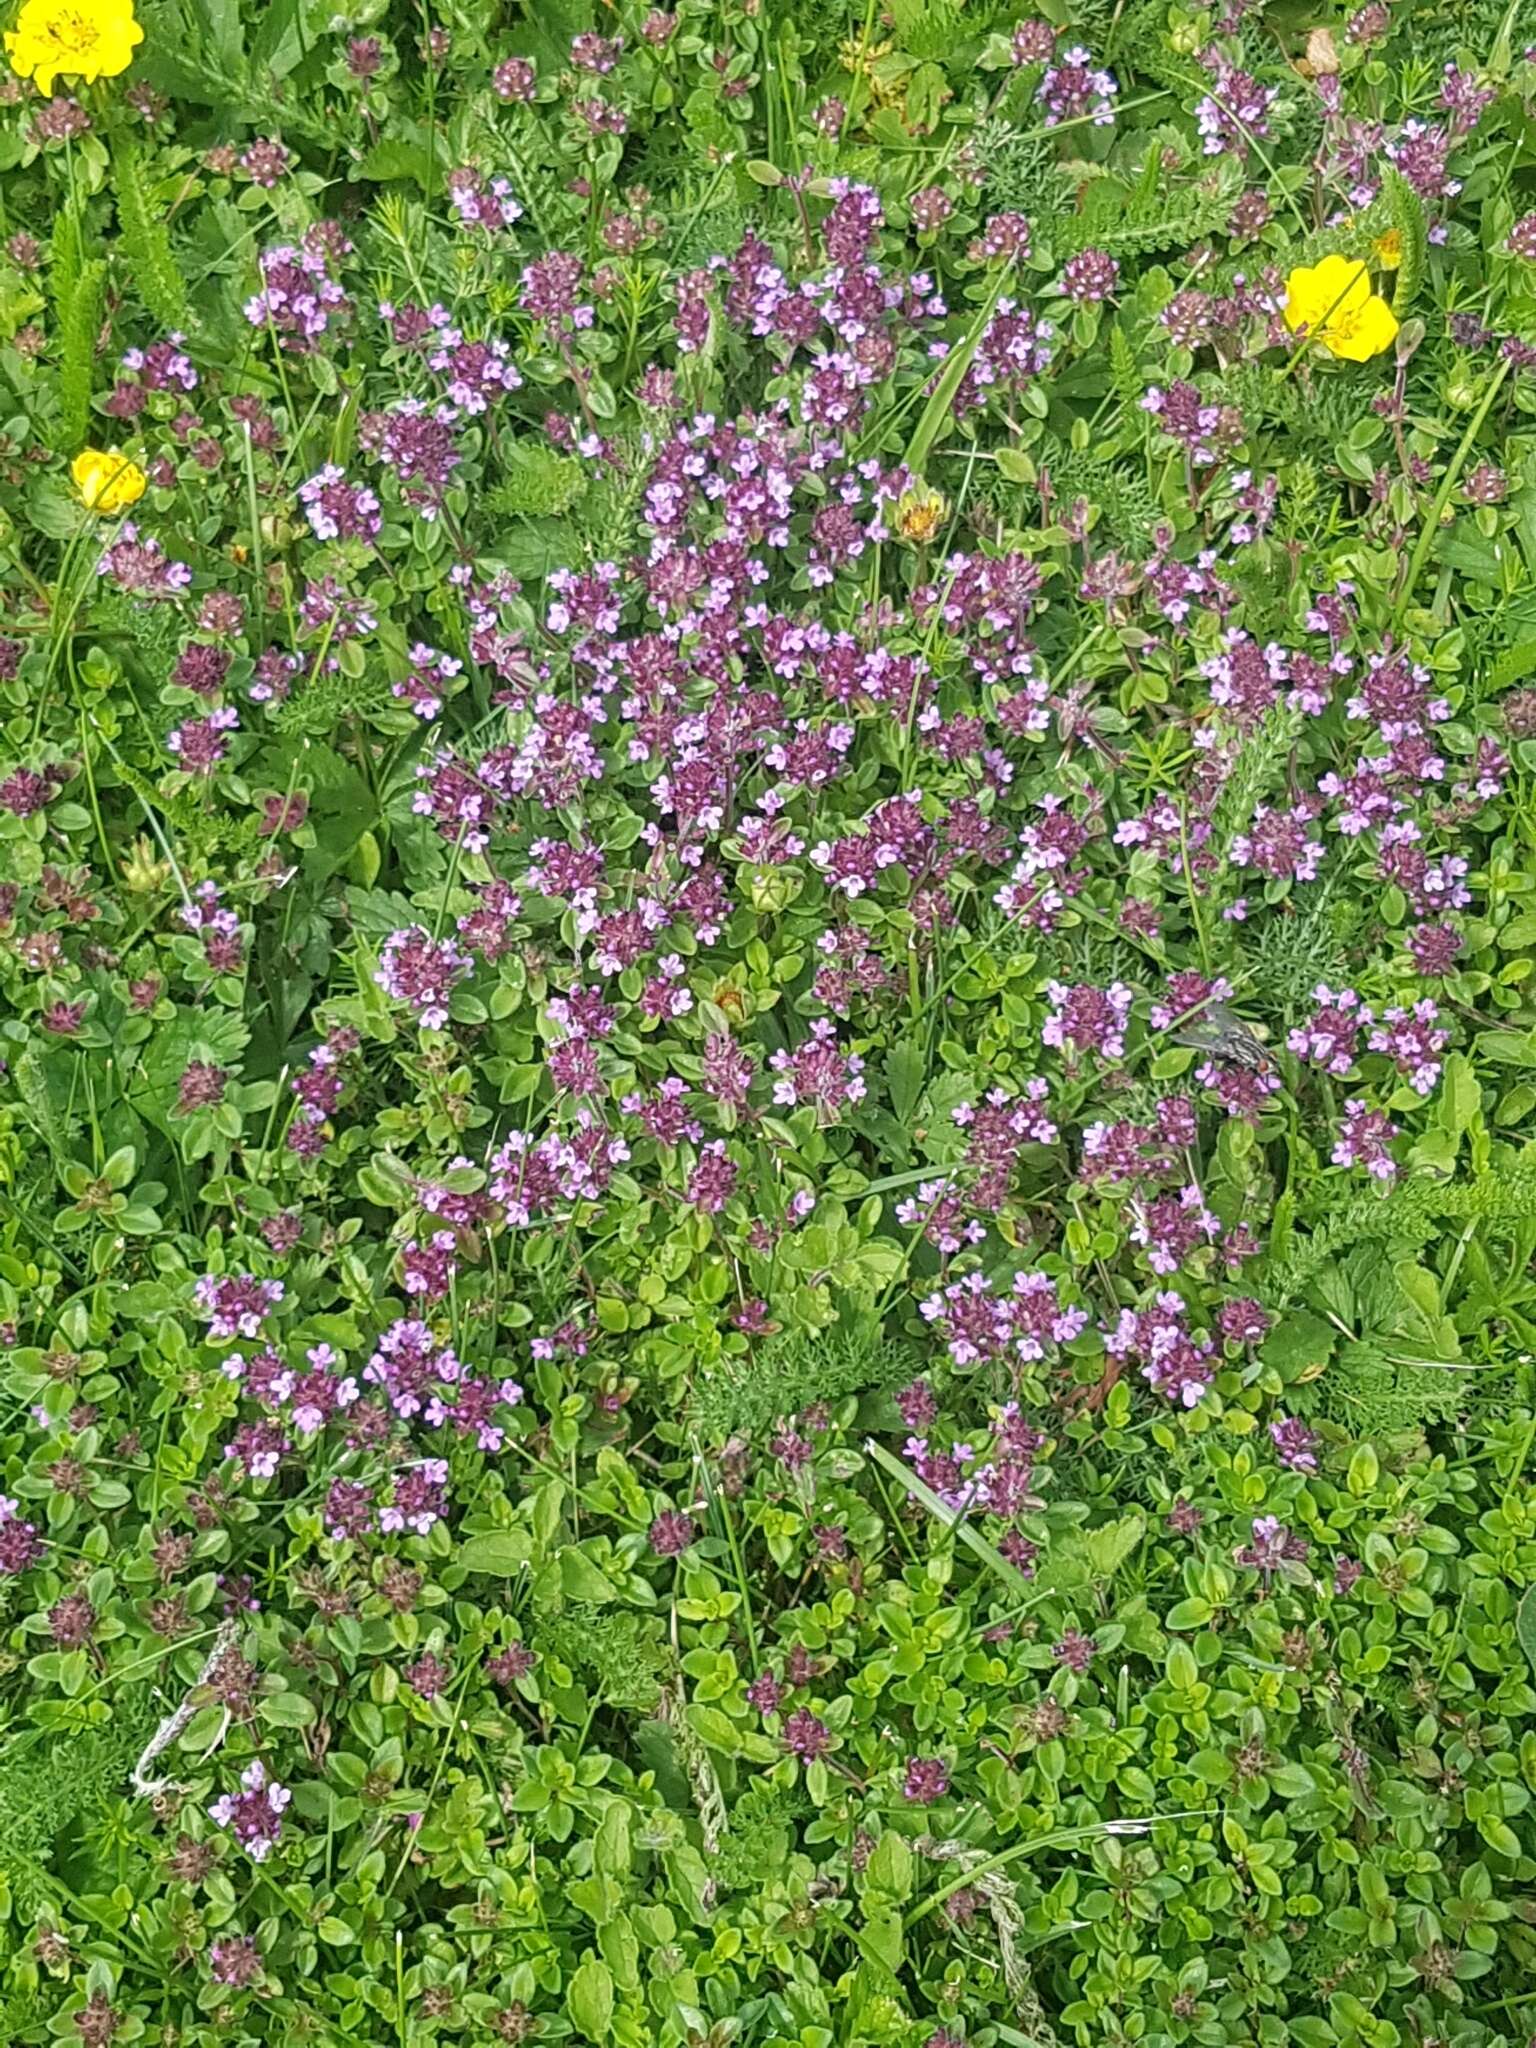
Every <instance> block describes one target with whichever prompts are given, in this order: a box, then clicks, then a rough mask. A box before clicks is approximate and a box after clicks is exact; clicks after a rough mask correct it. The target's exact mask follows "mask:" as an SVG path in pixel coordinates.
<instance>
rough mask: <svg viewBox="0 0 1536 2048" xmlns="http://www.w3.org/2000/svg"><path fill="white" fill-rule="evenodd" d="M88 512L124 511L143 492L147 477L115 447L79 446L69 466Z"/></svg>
mask: <svg viewBox="0 0 1536 2048" xmlns="http://www.w3.org/2000/svg"><path fill="white" fill-rule="evenodd" d="M69 473H70V475H71V476H72V477H73V478H74V480H75V489H76V490H77V491H78V492H79V493H80V496H81V499H82V501H83V502H84V504H85V508H86V510H87V511H88V512H102V513H107V512H123V511H126V510H127V508H128V507H129V506H130V505H136V504H137V503H138V502H139V500H140V498H142V497H143V495H144V489H145V486H146V485H147V484H148V482H149V478H148V477H147V476H146V475H145V474H144V472H143V470H142V469H140V468H139V467H138V465H137V464H136V463H133V462H130V461H129V460H128V458H127V456H126V455H120V454H119V453H118V452H117V450H116V449H115V448H82V449H81V450H80V453H79V454H78V455H77V456H76V457H75V459H74V461H73V462H72V463H71V464H70V465H69Z"/></svg>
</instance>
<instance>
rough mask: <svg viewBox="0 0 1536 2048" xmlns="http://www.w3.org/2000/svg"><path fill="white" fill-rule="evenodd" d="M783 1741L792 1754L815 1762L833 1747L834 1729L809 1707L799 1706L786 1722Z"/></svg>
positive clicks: (807, 1761) (803, 1759) (806, 1761)
mask: <svg viewBox="0 0 1536 2048" xmlns="http://www.w3.org/2000/svg"><path fill="white" fill-rule="evenodd" d="M783 1743H784V1747H785V1748H786V1749H787V1750H788V1751H789V1753H790V1755H791V1756H797V1757H799V1758H800V1759H801V1760H802V1761H803V1762H805V1763H814V1762H815V1761H816V1759H817V1758H818V1757H823V1756H825V1755H826V1753H827V1751H828V1750H829V1749H830V1748H831V1747H832V1731H831V1730H830V1729H829V1728H828V1726H827V1724H826V1722H825V1721H819V1720H818V1719H817V1718H816V1716H815V1715H814V1714H813V1713H812V1712H811V1711H810V1709H809V1707H797V1708H796V1709H795V1711H794V1713H792V1714H791V1715H790V1717H789V1719H788V1720H787V1721H786V1722H785V1723H784V1729H783Z"/></svg>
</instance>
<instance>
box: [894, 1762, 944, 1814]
mask: <svg viewBox="0 0 1536 2048" xmlns="http://www.w3.org/2000/svg"><path fill="white" fill-rule="evenodd" d="M901 1790H902V1797H903V1798H905V1799H909V1800H911V1802H912V1804H913V1805H914V1806H931V1805H932V1804H933V1803H934V1801H935V1800H937V1799H942V1798H943V1797H944V1795H945V1793H946V1792H947V1791H948V1790H949V1766H948V1765H947V1764H946V1763H945V1762H944V1760H943V1758H942V1757H936V1756H914V1757H910V1758H908V1760H907V1770H906V1776H905V1778H904V1779H903V1781H902V1787H901Z"/></svg>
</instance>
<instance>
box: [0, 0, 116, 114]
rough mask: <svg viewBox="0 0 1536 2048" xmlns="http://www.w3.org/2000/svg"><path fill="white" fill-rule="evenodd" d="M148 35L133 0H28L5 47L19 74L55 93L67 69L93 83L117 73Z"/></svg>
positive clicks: (48, 91)
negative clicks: (57, 84) (59, 79)
mask: <svg viewBox="0 0 1536 2048" xmlns="http://www.w3.org/2000/svg"><path fill="white" fill-rule="evenodd" d="M143 40H144V31H143V29H141V28H140V27H139V24H138V23H137V22H136V21H135V20H134V18H133V0H24V4H23V6H22V10H21V13H20V14H19V15H18V16H17V19H16V26H15V28H14V29H11V30H9V31H8V32H7V34H6V38H5V47H6V52H7V54H8V55H9V57H10V60H11V69H12V70H13V71H14V72H15V73H16V75H17V77H18V78H30V79H31V80H32V83H33V84H34V85H35V86H36V87H37V89H38V91H39V92H41V93H49V94H51V93H52V91H53V86H54V80H55V79H56V78H57V77H58V76H59V74H60V73H61V72H62V73H63V74H64V76H65V77H66V78H73V79H77V80H81V81H83V82H84V83H86V84H87V85H88V84H90V83H91V81H92V80H93V79H97V78H115V77H116V76H117V74H118V73H119V72H120V71H126V70H127V69H128V66H129V65H130V64H131V63H132V62H133V52H134V48H135V46H136V45H137V44H139V43H142V42H143Z"/></svg>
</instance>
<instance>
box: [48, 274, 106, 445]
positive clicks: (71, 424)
mask: <svg viewBox="0 0 1536 2048" xmlns="http://www.w3.org/2000/svg"><path fill="white" fill-rule="evenodd" d="M106 282H107V266H106V264H105V263H103V262H101V261H100V260H99V259H98V260H97V261H96V262H93V263H87V264H86V265H85V266H84V267H83V268H82V270H81V271H80V274H79V276H78V277H77V278H76V280H75V285H74V290H73V291H72V292H71V293H70V297H69V303H68V305H67V306H65V307H63V308H62V311H61V314H60V318H59V442H58V445H59V450H60V452H61V453H62V454H65V455H67V454H70V453H71V452H72V451H73V450H75V449H78V448H79V447H80V445H81V443H82V442H83V441H84V440H85V438H86V429H87V427H88V426H89V425H90V418H91V390H92V387H93V385H94V382H95V376H94V372H95V364H96V338H97V335H98V334H99V332H100V329H101V301H102V294H103V292H104V291H105V289H106Z"/></svg>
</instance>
